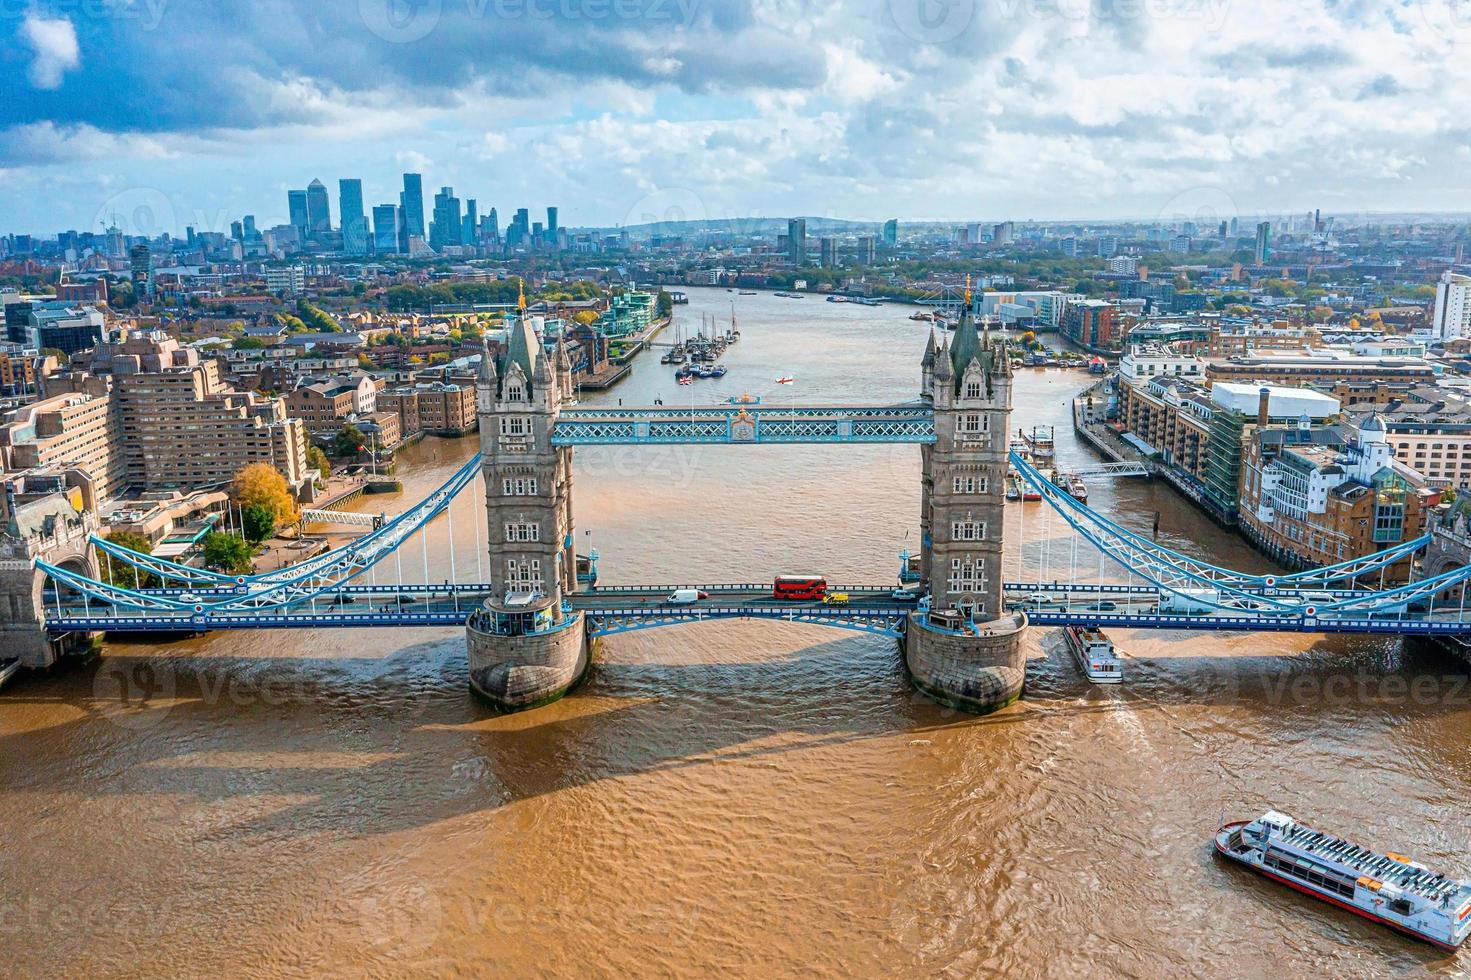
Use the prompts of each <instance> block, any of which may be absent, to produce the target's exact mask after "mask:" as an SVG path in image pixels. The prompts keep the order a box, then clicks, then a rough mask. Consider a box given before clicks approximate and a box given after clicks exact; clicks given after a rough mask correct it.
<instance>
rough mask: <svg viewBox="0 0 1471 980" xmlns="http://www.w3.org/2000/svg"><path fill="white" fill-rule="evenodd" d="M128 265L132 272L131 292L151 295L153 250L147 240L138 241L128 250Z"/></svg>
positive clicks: (142, 295)
mask: <svg viewBox="0 0 1471 980" xmlns="http://www.w3.org/2000/svg"><path fill="white" fill-rule="evenodd" d="M128 266H129V268H130V269H131V270H132V273H133V292H134V293H135V294H136V295H137V296H139V297H152V296H153V252H152V250H151V249H149V247H148V243H147V242H139V243H138V244H137V245H134V246H133V247H132V248H131V249H130V250H129V251H128Z"/></svg>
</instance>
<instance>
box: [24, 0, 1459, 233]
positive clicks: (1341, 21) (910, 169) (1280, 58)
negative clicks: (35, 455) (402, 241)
mask: <svg viewBox="0 0 1471 980" xmlns="http://www.w3.org/2000/svg"><path fill="white" fill-rule="evenodd" d="M532 6H535V5H528V4H527V3H490V4H460V3H438V2H434V3H423V4H417V5H405V9H407V10H408V11H409V13H410V16H408V17H407V19H405V18H403V17H390V16H388V14H389V11H388V0H361V2H358V0H338V2H324V3H319V4H310V5H307V4H300V5H290V4H288V5H279V4H278V5H268V6H263V5H247V6H246V7H242V8H238V9H235V8H230V9H226V8H223V7H218V8H217V7H216V6H215V5H205V4H170V3H164V2H159V0H132V2H129V3H116V4H108V5H98V7H97V9H95V10H94V9H92V8H90V7H88V6H87V5H48V4H44V3H43V4H38V5H36V6H34V7H30V8H26V9H24V10H17V11H13V12H12V16H9V17H5V18H0V39H3V41H4V43H3V44H0V60H3V61H4V62H5V64H6V66H7V78H8V79H9V80H10V82H9V83H8V85H7V98H6V99H5V100H4V104H3V105H0V175H3V180H0V225H3V227H4V229H5V230H7V231H23V232H30V233H45V232H51V231H54V230H56V229H65V228H76V229H78V230H84V229H85V230H97V229H98V227H99V221H100V219H99V216H100V215H106V214H108V213H109V212H110V211H117V212H119V213H123V212H125V211H131V210H133V208H132V207H131V205H133V204H134V203H135V202H139V201H141V202H142V203H144V204H148V203H149V202H151V204H152V207H153V208H154V209H155V210H156V211H158V212H162V213H163V214H164V215H165V217H171V218H172V225H171V227H170V229H169V230H172V231H173V232H174V233H176V234H182V232H183V229H184V227H185V226H186V225H189V224H193V225H195V226H196V227H197V228H202V229H207V230H215V231H222V230H227V229H228V222H229V221H230V220H233V219H238V217H239V216H240V215H242V214H247V213H254V214H256V215H257V217H258V219H259V221H260V222H261V223H262V224H267V225H269V224H277V223H282V222H285V221H286V220H287V216H286V215H284V214H281V213H279V209H281V208H283V207H284V204H285V192H286V191H287V190H288V189H291V188H300V187H304V186H305V184H306V181H309V180H310V179H312V178H313V177H318V178H320V179H321V180H322V181H323V182H324V183H325V184H326V185H327V187H328V189H329V190H331V191H335V189H336V188H335V187H334V185H333V181H335V180H338V179H341V178H360V179H362V180H363V182H364V184H363V204H364V208H365V212H368V213H370V209H371V208H372V207H374V206H377V205H380V204H385V203H392V202H394V201H395V200H397V194H396V190H397V187H396V185H397V179H398V174H400V173H402V172H404V171H411V172H417V173H421V174H423V175H424V178H425V180H426V181H427V182H428V183H427V185H426V186H427V187H429V188H431V189H432V188H438V187H442V186H452V187H455V188H456V190H457V192H458V193H460V194H461V195H463V196H465V197H469V196H470V195H471V194H474V196H476V198H477V199H478V201H479V204H480V207H481V210H482V211H484V210H485V209H486V208H487V207H488V206H489V205H491V204H494V205H497V206H500V207H501V208H502V209H506V208H509V207H511V206H512V205H513V204H517V205H519V203H520V202H524V203H526V204H529V205H531V206H533V207H536V208H540V207H544V206H545V205H546V204H547V203H549V202H557V203H558V204H559V205H560V206H561V207H562V208H563V211H562V214H561V221H562V224H563V225H565V226H569V227H588V226H600V227H607V226H615V225H629V224H640V223H644V222H648V221H657V220H665V219H676V218H704V217H708V218H730V217H742V216H761V217H768V216H769V217H787V216H794V215H811V214H814V213H818V214H831V215H842V216H851V217H854V218H865V219H869V220H875V221H882V220H884V219H885V218H888V217H893V216H898V217H900V218H901V219H904V220H907V221H926V220H955V221H973V220H990V221H993V222H994V221H1004V220H1014V221H1018V222H1020V221H1024V220H1026V219H1029V218H1031V219H1037V220H1067V219H1073V220H1107V219H1125V218H1135V219H1144V220H1148V219H1151V218H1154V217H1157V216H1163V217H1166V218H1168V217H1169V216H1171V215H1175V214H1196V213H1209V214H1213V215H1219V216H1221V217H1222V218H1224V217H1229V216H1232V215H1255V214H1261V213H1267V214H1279V213H1289V212H1295V211H1298V210H1304V209H1310V208H1314V207H1319V208H1322V209H1323V210H1324V212H1325V213H1339V214H1342V213H1347V212H1362V211H1433V212H1442V211H1464V210H1467V209H1471V189H1468V188H1466V187H1465V186H1464V182H1463V181H1461V180H1460V179H1459V175H1460V174H1461V173H1463V172H1464V170H1465V166H1466V163H1467V161H1468V159H1471V150H1468V149H1467V144H1468V140H1467V138H1466V137H1467V134H1468V127H1467V125H1466V123H1465V121H1464V119H1463V118H1462V114H1461V112H1460V109H1459V106H1460V105H1461V102H1462V99H1461V93H1463V92H1464V91H1465V89H1466V83H1467V82H1468V81H1471V78H1468V77H1467V76H1471V59H1467V58H1465V57H1464V52H1465V51H1467V50H1471V22H1467V21H1465V19H1464V18H1460V19H1458V18H1456V17H1455V16H1454V11H1450V10H1442V8H1443V7H1448V6H1450V5H1448V4H1447V3H1443V2H1441V0H1421V2H1413V3H1403V4H1399V5H1392V6H1389V7H1388V8H1387V9H1379V7H1378V6H1376V5H1352V4H1342V3H1335V2H1331V0H1290V2H1281V3H1275V4H1272V5H1271V6H1270V8H1265V7H1258V5H1257V4H1254V3H1246V2H1237V3H1225V2H1216V0H1157V2H1150V3H1135V2H1125V0H1093V2H1092V3H1091V4H1087V5H1085V4H1082V3H1081V0H1077V2H1074V0H1059V2H1056V3H1049V4H1036V3H999V2H998V3H982V2H980V0H878V2H875V0H862V2H860V0H851V2H839V0H834V2H832V3H827V4H820V5H819V4H793V5H781V4H760V3H755V2H754V0H722V2H721V3H719V4H715V3H711V2H708V0H637V2H631V3H619V4H612V5H608V9H607V11H606V12H605V13H603V14H598V15H597V16H595V13H596V12H597V11H595V10H594V9H593V8H592V7H590V6H589V7H588V9H586V10H584V9H583V7H584V6H586V4H583V3H571V4H568V3H543V4H540V5H539V6H536V9H535V10H534V11H533V10H532ZM1074 8H1077V9H1074ZM597 9H598V10H601V9H602V8H597ZM401 13H402V11H401ZM226 38H227V39H228V41H229V43H222V39H226ZM487 50H494V51H496V52H497V54H496V56H495V57H494V58H487V57H485V52H486V51H487ZM200 52H208V53H209V56H208V57H200V56H199V53H200Z"/></svg>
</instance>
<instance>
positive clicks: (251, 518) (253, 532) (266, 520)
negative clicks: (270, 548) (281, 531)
mask: <svg viewBox="0 0 1471 980" xmlns="http://www.w3.org/2000/svg"><path fill="white" fill-rule="evenodd" d="M240 524H241V526H242V527H243V528H244V530H245V539H246V540H247V541H249V542H250V543H251V544H260V543H261V542H262V541H264V540H265V539H266V538H269V537H270V536H271V535H273V534H275V533H276V515H275V514H274V513H272V512H271V510H270V509H269V508H267V507H263V506H261V505H260V504H251V505H250V506H249V507H242V508H240Z"/></svg>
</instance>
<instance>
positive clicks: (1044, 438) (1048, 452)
mask: <svg viewBox="0 0 1471 980" xmlns="http://www.w3.org/2000/svg"><path fill="white" fill-rule="evenodd" d="M1017 434H1018V435H1020V436H1021V439H1022V442H1023V443H1025V444H1026V447H1027V451H1028V452H1029V453H1031V454H1032V458H1034V459H1051V458H1052V454H1053V452H1054V450H1055V449H1056V445H1055V443H1054V438H1055V432H1054V430H1053V428H1052V426H1050V425H1034V426H1032V431H1031V432H1030V433H1027V432H1022V431H1021V430H1017Z"/></svg>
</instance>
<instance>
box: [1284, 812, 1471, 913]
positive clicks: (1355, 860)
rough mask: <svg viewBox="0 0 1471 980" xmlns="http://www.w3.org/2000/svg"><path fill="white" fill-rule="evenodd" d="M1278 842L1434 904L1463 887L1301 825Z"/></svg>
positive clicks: (1423, 870) (1458, 883)
mask: <svg viewBox="0 0 1471 980" xmlns="http://www.w3.org/2000/svg"><path fill="white" fill-rule="evenodd" d="M1279 841H1280V842H1281V843H1283V844H1288V845H1290V846H1292V847H1293V848H1294V849H1296V850H1298V851H1301V852H1302V853H1303V854H1304V855H1305V856H1308V857H1315V858H1326V859H1328V860H1330V861H1334V862H1336V863H1338V864H1341V865H1343V866H1344V867H1346V868H1352V869H1353V870H1354V871H1357V872H1358V873H1360V874H1363V875H1368V876H1370V877H1372V878H1375V879H1377V880H1379V881H1383V882H1386V883H1388V884H1391V885H1394V886H1396V887H1398V888H1399V889H1401V890H1402V891H1406V892H1411V893H1412V894H1414V895H1417V896H1419V897H1420V898H1424V899H1427V900H1429V901H1432V902H1440V901H1441V900H1442V899H1444V898H1446V897H1448V896H1450V895H1454V894H1455V893H1456V892H1458V891H1460V890H1461V888H1462V884H1463V883H1462V882H1460V881H1458V880H1457V879H1455V878H1449V877H1447V876H1446V875H1443V874H1441V873H1439V872H1437V871H1427V870H1425V869H1422V868H1416V867H1412V866H1410V865H1408V864H1405V863H1403V862H1401V861H1397V860H1395V859H1394V858H1392V857H1389V856H1388V855H1386V854H1378V853H1376V852H1374V851H1371V850H1369V849H1368V848H1366V847H1360V846H1359V845H1357V844H1354V843H1352V842H1351V841H1346V840H1344V839H1343V838H1341V837H1334V836H1333V835H1332V834H1326V833H1324V832H1322V831H1320V830H1314V829H1312V828H1311V827H1304V826H1302V825H1301V824H1296V825H1294V826H1293V827H1292V829H1291V830H1289V831H1288V832H1287V833H1286V834H1283V835H1282V836H1281V837H1280V838H1279Z"/></svg>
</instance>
